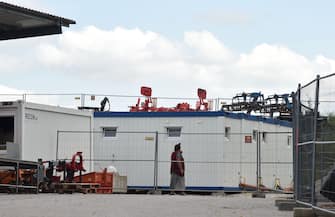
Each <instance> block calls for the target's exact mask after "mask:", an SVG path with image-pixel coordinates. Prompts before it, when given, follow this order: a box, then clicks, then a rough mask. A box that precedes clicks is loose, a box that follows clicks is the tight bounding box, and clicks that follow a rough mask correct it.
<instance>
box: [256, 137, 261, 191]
mask: <svg viewBox="0 0 335 217" xmlns="http://www.w3.org/2000/svg"><path fill="white" fill-rule="evenodd" d="M260 133H261V132H260V131H257V134H256V135H257V136H256V176H257V180H256V183H257V184H256V185H257V192H259V191H260V189H259V186H260V184H261V183H260V172H261V171H260V141H259V138H260Z"/></svg>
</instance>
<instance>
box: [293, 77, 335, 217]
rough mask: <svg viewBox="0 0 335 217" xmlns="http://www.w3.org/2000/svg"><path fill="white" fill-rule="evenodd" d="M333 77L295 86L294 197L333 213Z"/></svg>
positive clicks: (334, 191)
mask: <svg viewBox="0 0 335 217" xmlns="http://www.w3.org/2000/svg"><path fill="white" fill-rule="evenodd" d="M334 84H335V74H332V75H329V76H326V77H319V76H318V77H317V78H316V79H315V80H313V81H312V82H310V83H309V84H307V85H305V86H300V85H299V87H298V91H297V94H296V96H295V106H296V109H295V114H294V120H295V123H294V125H295V138H296V148H295V149H294V151H295V197H296V200H297V201H298V202H299V203H303V204H307V205H310V206H313V207H315V208H317V209H324V210H326V211H327V212H330V213H333V214H335V203H334V202H335V87H334Z"/></svg>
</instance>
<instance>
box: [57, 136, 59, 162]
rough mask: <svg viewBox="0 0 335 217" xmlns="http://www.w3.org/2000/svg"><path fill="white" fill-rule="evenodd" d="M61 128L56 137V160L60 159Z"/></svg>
mask: <svg viewBox="0 0 335 217" xmlns="http://www.w3.org/2000/svg"><path fill="white" fill-rule="evenodd" d="M58 143H59V130H57V137H56V160H58V149H59V145H58Z"/></svg>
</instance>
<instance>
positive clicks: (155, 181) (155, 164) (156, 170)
mask: <svg viewBox="0 0 335 217" xmlns="http://www.w3.org/2000/svg"><path fill="white" fill-rule="evenodd" d="M157 188H158V132H157V131H156V140H155V160H154V190H155V191H156V190H157Z"/></svg>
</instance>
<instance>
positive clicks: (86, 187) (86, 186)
mask: <svg viewBox="0 0 335 217" xmlns="http://www.w3.org/2000/svg"><path fill="white" fill-rule="evenodd" d="M99 188H100V184H99V183H57V184H55V191H56V192H57V193H59V194H64V193H68V194H72V193H76V192H78V193H84V194H87V193H97V189H99Z"/></svg>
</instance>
